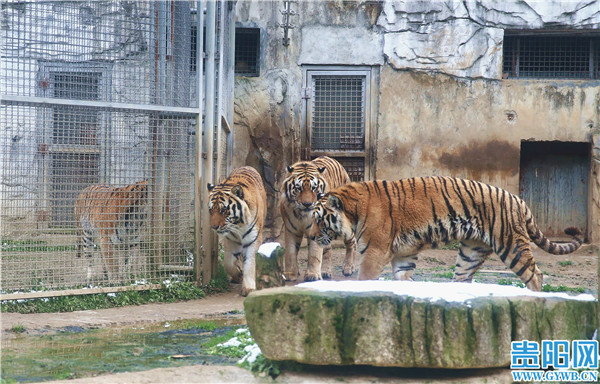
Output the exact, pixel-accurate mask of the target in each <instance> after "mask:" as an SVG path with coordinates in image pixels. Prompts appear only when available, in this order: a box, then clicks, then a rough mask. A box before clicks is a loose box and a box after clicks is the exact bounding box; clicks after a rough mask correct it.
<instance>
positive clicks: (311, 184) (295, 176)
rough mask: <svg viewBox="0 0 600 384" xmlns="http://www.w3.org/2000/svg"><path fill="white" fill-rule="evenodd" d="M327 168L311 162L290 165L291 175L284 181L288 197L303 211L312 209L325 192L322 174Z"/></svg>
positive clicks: (284, 190) (284, 191)
mask: <svg viewBox="0 0 600 384" xmlns="http://www.w3.org/2000/svg"><path fill="white" fill-rule="evenodd" d="M325 169H326V168H325V167H321V168H318V167H317V166H315V165H314V164H312V163H310V162H302V163H296V164H294V165H293V166H288V167H287V170H288V172H289V173H290V175H289V176H288V177H287V178H286V179H285V180H284V181H283V183H282V185H283V193H284V194H285V197H286V199H287V200H288V201H289V202H291V203H293V204H294V205H295V206H296V208H297V209H299V210H301V211H307V212H309V211H312V210H313V209H314V208H315V205H316V203H317V201H318V200H319V197H321V196H322V195H323V194H324V193H325V188H326V184H325V180H323V177H322V176H321V175H322V174H323V172H325Z"/></svg>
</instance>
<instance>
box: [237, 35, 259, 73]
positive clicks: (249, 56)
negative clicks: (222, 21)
mask: <svg viewBox="0 0 600 384" xmlns="http://www.w3.org/2000/svg"><path fill="white" fill-rule="evenodd" d="M259 55H260V29H258V28H236V30H235V74H236V75H240V76H260V68H259V57H260V56H259Z"/></svg>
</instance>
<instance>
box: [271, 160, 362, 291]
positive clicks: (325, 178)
mask: <svg viewBox="0 0 600 384" xmlns="http://www.w3.org/2000/svg"><path fill="white" fill-rule="evenodd" d="M287 171H288V173H289V175H288V177H287V178H286V179H285V180H284V181H283V182H282V185H281V198H280V204H279V208H280V211H281V217H282V219H283V223H284V232H285V249H286V254H285V263H284V264H285V272H284V276H285V278H286V279H287V280H290V281H294V280H296V279H297V278H298V276H299V270H298V250H299V249H300V243H301V242H302V239H303V238H304V237H305V236H307V235H308V233H309V230H310V227H311V225H312V215H311V214H312V211H313V209H314V208H315V204H316V202H317V200H318V197H319V196H320V195H322V194H324V193H325V192H328V191H329V190H331V189H334V188H337V187H341V186H342V185H345V184H348V183H349V182H350V177H349V176H348V173H347V172H346V170H345V169H344V167H343V166H342V165H341V164H340V163H339V162H337V161H336V160H334V159H332V158H330V157H327V156H321V157H318V158H316V159H314V160H312V161H300V162H297V163H295V164H293V165H291V166H288V167H287ZM345 245H346V257H345V260H344V266H343V271H342V272H343V274H344V275H345V276H350V275H352V273H354V270H355V267H354V254H355V250H356V244H355V243H354V242H352V241H348V242H345ZM321 263H323V269H322V271H321ZM323 277H324V278H331V247H325V249H322V248H320V247H319V246H318V245H317V244H316V243H315V241H312V240H310V239H308V267H307V271H306V273H305V276H304V280H306V281H313V280H320V279H321V278H323Z"/></svg>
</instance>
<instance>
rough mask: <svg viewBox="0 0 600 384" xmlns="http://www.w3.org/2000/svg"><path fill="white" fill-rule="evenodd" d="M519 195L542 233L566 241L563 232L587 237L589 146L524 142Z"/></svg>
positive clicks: (554, 142)
mask: <svg viewBox="0 0 600 384" xmlns="http://www.w3.org/2000/svg"><path fill="white" fill-rule="evenodd" d="M520 168H521V169H520V178H519V193H520V195H521V197H522V198H523V200H525V202H526V203H527V205H529V207H530V208H531V210H532V212H533V215H534V217H535V220H536V223H537V225H538V226H539V228H540V230H541V231H542V232H543V233H544V234H545V235H546V236H547V237H551V238H554V239H567V236H566V235H565V234H564V229H565V228H567V227H570V226H575V227H577V228H580V229H581V230H582V231H583V233H584V234H585V235H586V240H587V237H588V236H587V235H588V226H587V223H588V189H589V188H588V187H589V180H588V179H589V174H590V144H589V143H576V142H558V141H538V142H536V141H523V142H521V166H520Z"/></svg>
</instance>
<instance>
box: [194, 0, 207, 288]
mask: <svg viewBox="0 0 600 384" xmlns="http://www.w3.org/2000/svg"><path fill="white" fill-rule="evenodd" d="M204 2H205V0H198V1H197V2H196V14H197V20H196V24H197V32H196V76H197V81H198V85H197V91H196V95H197V98H198V100H197V107H198V115H197V117H196V170H195V172H194V175H196V186H195V188H194V218H195V223H196V225H195V236H194V249H195V253H196V255H195V262H194V269H195V275H196V284H201V283H202V224H203V215H206V214H207V213H206V212H205V211H206V206H205V205H202V196H203V195H205V194H206V190H205V189H204V188H206V186H205V184H206V183H205V182H204V178H203V176H204V175H203V174H202V173H203V168H202V167H203V161H202V138H203V137H204V136H203V132H202V127H203V120H204V118H203V116H202V113H203V109H204V108H203V107H204V102H203V97H204V79H205V77H204V55H203V44H202V41H203V40H204ZM209 230H210V229H209Z"/></svg>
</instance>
